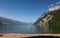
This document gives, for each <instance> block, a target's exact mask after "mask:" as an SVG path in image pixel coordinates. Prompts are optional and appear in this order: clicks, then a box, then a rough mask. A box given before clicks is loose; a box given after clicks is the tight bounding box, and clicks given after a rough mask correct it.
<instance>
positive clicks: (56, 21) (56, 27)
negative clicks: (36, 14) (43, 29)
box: [34, 10, 60, 33]
mask: <svg viewBox="0 0 60 38" xmlns="http://www.w3.org/2000/svg"><path fill="white" fill-rule="evenodd" d="M48 14H49V15H53V16H54V17H53V18H52V19H51V20H50V21H49V22H48V23H49V29H50V30H52V31H53V32H56V33H58V32H60V10H55V11H50V12H49V11H48V12H46V13H45V14H44V16H43V17H42V18H39V19H38V20H37V21H36V22H35V23H34V24H39V22H40V21H41V20H42V19H43V18H45V17H46V16H47V15H48Z"/></svg>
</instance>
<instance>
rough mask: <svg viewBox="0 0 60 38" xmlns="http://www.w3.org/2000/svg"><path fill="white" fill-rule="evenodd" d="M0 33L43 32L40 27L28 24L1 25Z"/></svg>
mask: <svg viewBox="0 0 60 38" xmlns="http://www.w3.org/2000/svg"><path fill="white" fill-rule="evenodd" d="M0 33H21V34H28V33H30V34H34V33H35V34H36V33H41V30H40V27H39V26H36V25H32V24H26V25H7V26H6V25H4V26H2V25H0Z"/></svg>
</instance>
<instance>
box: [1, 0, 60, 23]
mask: <svg viewBox="0 0 60 38" xmlns="http://www.w3.org/2000/svg"><path fill="white" fill-rule="evenodd" d="M58 1H59V0H0V16H2V17H7V18H10V19H14V20H18V21H22V22H31V23H34V22H35V21H36V20H37V19H38V18H39V17H40V16H41V15H42V14H43V13H44V12H46V11H47V10H48V8H49V6H50V5H51V4H54V5H55V3H56V2H58Z"/></svg>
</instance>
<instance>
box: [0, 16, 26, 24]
mask: <svg viewBox="0 0 60 38" xmlns="http://www.w3.org/2000/svg"><path fill="white" fill-rule="evenodd" d="M21 24H26V23H24V22H20V21H16V20H12V19H8V18H5V17H0V25H21Z"/></svg>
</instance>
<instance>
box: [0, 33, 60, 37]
mask: <svg viewBox="0 0 60 38" xmlns="http://www.w3.org/2000/svg"><path fill="white" fill-rule="evenodd" d="M31 36H58V37H60V34H16V33H7V34H0V38H21V37H31Z"/></svg>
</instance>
